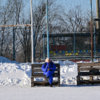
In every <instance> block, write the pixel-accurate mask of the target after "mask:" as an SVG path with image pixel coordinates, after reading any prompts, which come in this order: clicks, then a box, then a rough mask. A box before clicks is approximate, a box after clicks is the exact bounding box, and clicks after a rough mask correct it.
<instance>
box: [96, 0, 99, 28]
mask: <svg viewBox="0 0 100 100" xmlns="http://www.w3.org/2000/svg"><path fill="white" fill-rule="evenodd" d="M99 3H100V1H99V0H96V7H97V19H98V18H100V10H99ZM99 27H100V22H99V21H97V27H96V28H97V29H99Z"/></svg>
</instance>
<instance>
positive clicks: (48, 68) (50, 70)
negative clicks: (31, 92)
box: [42, 58, 56, 86]
mask: <svg viewBox="0 0 100 100" xmlns="http://www.w3.org/2000/svg"><path fill="white" fill-rule="evenodd" d="M55 70H56V66H55V64H54V63H53V62H52V61H50V59H49V58H47V59H46V60H45V63H44V64H43V65H42V71H43V74H44V75H45V76H46V77H48V78H49V83H50V86H52V82H53V74H54V71H55Z"/></svg>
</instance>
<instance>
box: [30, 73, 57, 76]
mask: <svg viewBox="0 0 100 100" xmlns="http://www.w3.org/2000/svg"><path fill="white" fill-rule="evenodd" d="M32 76H34V77H35V76H40V77H42V76H44V75H43V73H33V75H32ZM54 77H58V73H54Z"/></svg>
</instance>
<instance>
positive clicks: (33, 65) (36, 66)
mask: <svg viewBox="0 0 100 100" xmlns="http://www.w3.org/2000/svg"><path fill="white" fill-rule="evenodd" d="M42 65H43V64H32V68H41V67H42ZM55 66H56V67H57V68H59V67H60V66H59V64H55Z"/></svg>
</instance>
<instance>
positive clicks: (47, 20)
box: [46, 0, 49, 58]
mask: <svg viewBox="0 0 100 100" xmlns="http://www.w3.org/2000/svg"><path fill="white" fill-rule="evenodd" d="M46 23H47V58H49V18H48V0H46Z"/></svg>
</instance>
